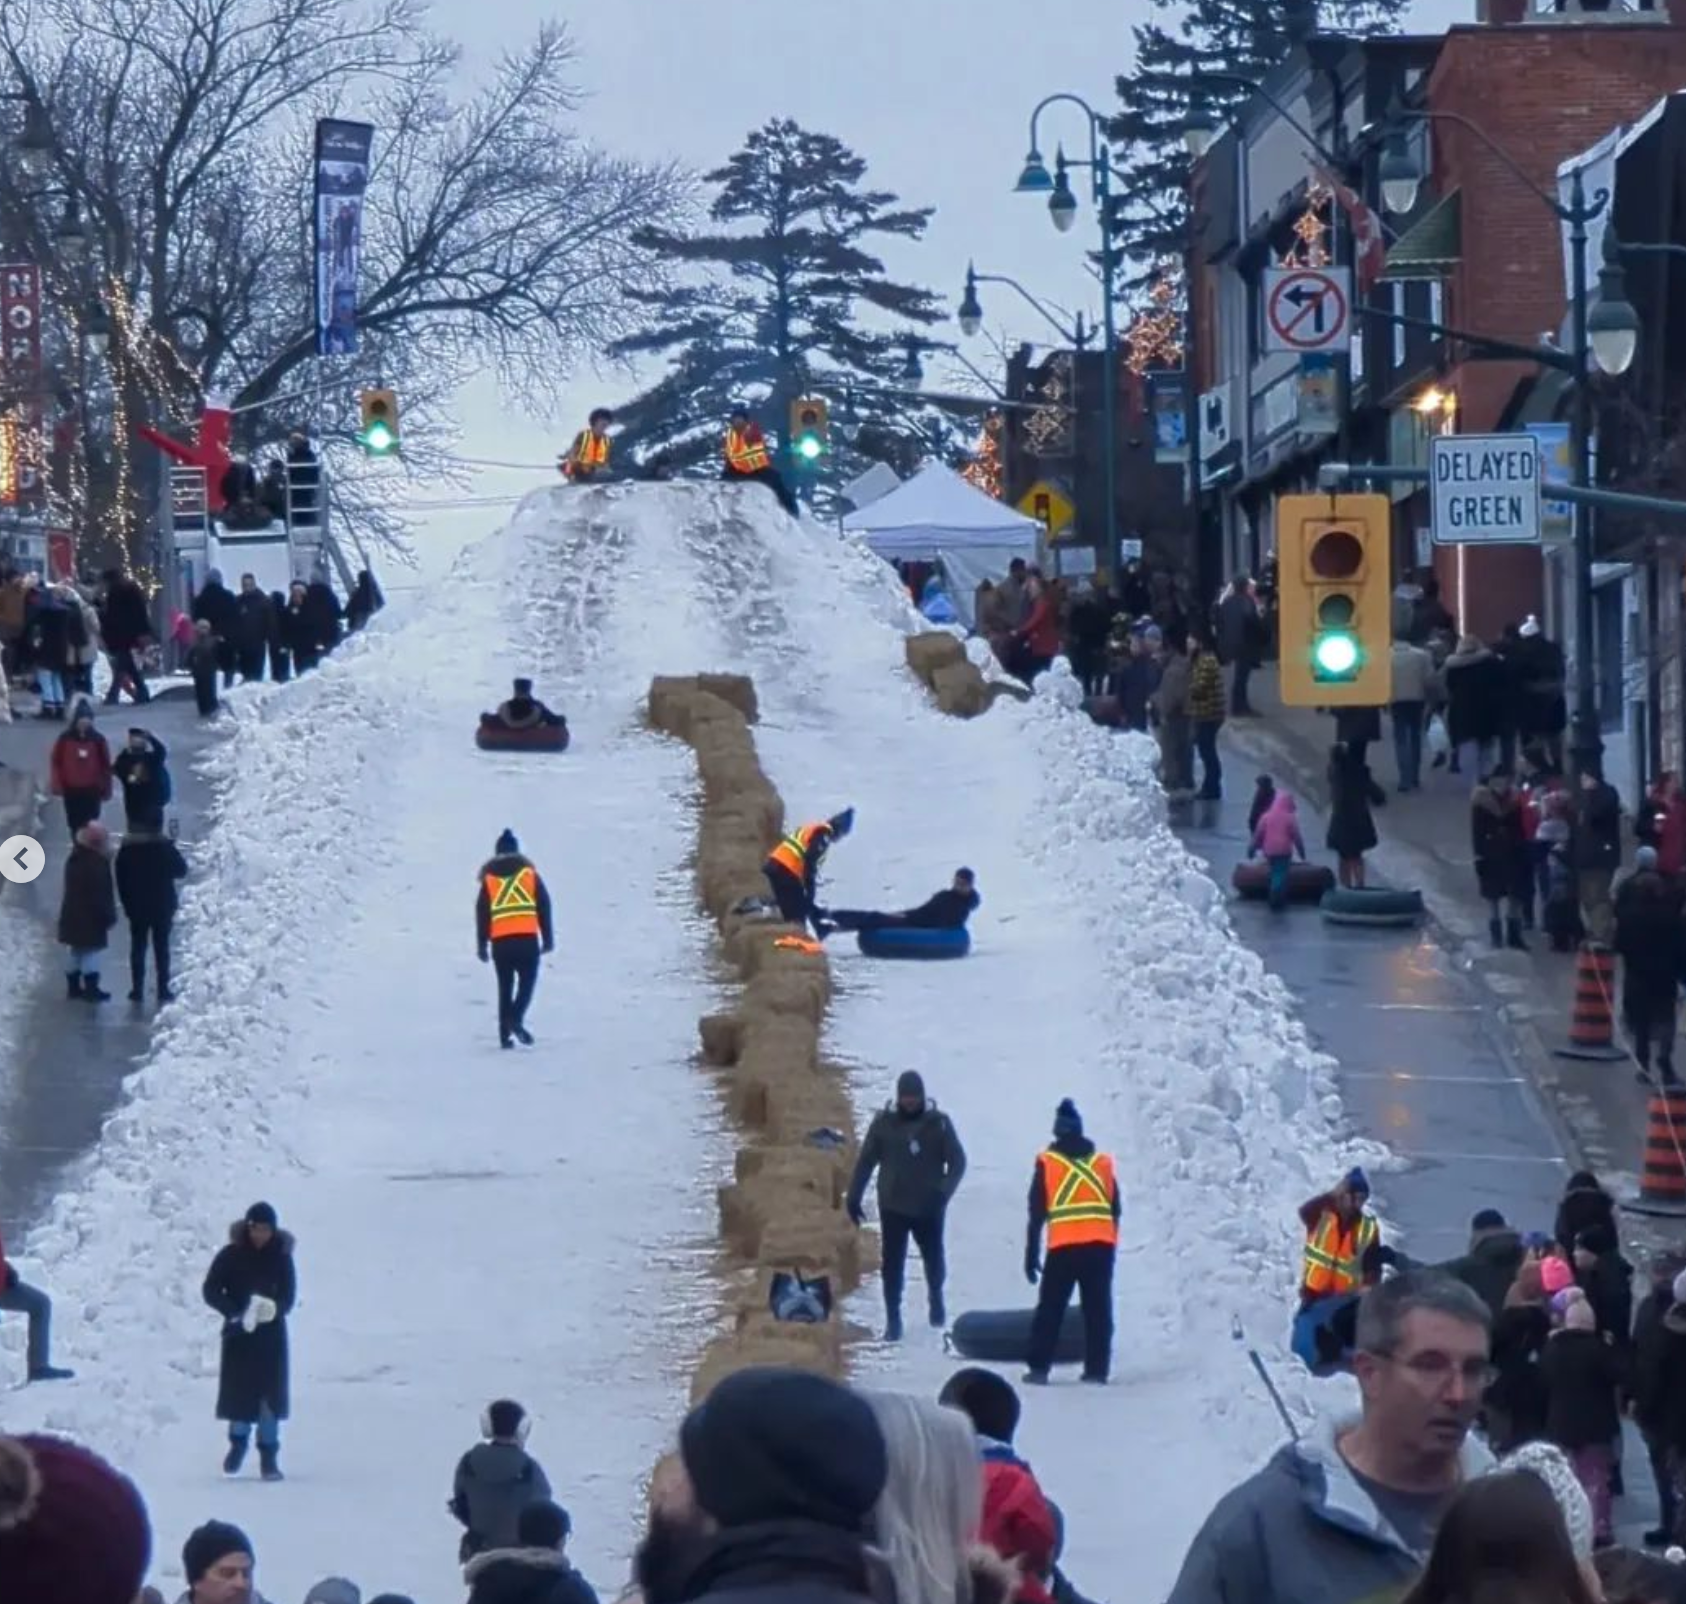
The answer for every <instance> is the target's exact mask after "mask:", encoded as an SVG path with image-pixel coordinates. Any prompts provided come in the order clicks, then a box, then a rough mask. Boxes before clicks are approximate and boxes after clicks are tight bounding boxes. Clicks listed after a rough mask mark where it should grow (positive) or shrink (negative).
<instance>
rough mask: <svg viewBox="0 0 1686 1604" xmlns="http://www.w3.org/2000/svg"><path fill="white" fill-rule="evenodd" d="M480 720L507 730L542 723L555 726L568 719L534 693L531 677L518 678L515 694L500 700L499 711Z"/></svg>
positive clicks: (531, 726) (524, 728)
mask: <svg viewBox="0 0 1686 1604" xmlns="http://www.w3.org/2000/svg"><path fill="white" fill-rule="evenodd" d="M480 722H481V723H482V724H487V725H492V726H494V727H496V728H500V729H506V730H530V729H536V728H537V727H538V726H539V725H541V724H545V725H549V726H550V727H551V728H555V727H557V726H558V725H561V724H565V723H566V722H567V720H566V719H564V718H563V717H562V715H561V714H560V713H553V712H551V710H550V709H549V708H548V707H546V706H545V705H544V703H543V702H541V701H540V700H539V699H538V698H537V697H536V696H534V695H533V682H532V681H531V680H530V679H518V680H516V681H515V694H514V695H513V696H512V697H510V699H509V700H508V701H507V702H500V703H499V704H498V710H497V712H495V713H486V714H483V715H482V716H481V720H480Z"/></svg>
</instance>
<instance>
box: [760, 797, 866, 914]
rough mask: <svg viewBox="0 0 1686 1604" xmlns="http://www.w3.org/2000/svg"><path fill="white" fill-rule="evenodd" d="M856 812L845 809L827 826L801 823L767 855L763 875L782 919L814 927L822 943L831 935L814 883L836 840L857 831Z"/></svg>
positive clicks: (827, 821)
mask: <svg viewBox="0 0 1686 1604" xmlns="http://www.w3.org/2000/svg"><path fill="white" fill-rule="evenodd" d="M854 823H855V810H854V809H853V808H844V810H843V811H842V812H841V813H838V814H835V815H833V816H832V817H831V818H829V819H827V820H826V821H825V823H824V824H800V825H798V826H797V827H796V828H795V829H794V830H791V831H790V832H788V833H787V834H785V835H783V836H781V837H780V838H779V844H778V845H777V846H776V847H774V848H773V850H772V851H771V852H769V853H768V854H767V861H766V862H765V863H764V864H762V865H761V872H762V873H763V874H765V875H766V876H767V884H768V885H769V886H770V887H771V888H772V892H773V901H774V902H776V903H777V904H778V905H779V916H780V917H781V918H783V919H786V920H788V921H789V922H790V923H791V924H793V925H807V924H812V925H813V927H814V934H815V935H816V936H819V937H820V938H821V939H822V940H823V939H824V938H825V937H826V936H829V935H830V934H831V928H832V927H831V924H830V922H829V920H828V918H827V916H826V912H825V909H823V908H818V907H815V905H814V884H815V881H816V879H817V878H818V875H819V869H820V863H821V861H822V860H823V859H824V857H825V855H826V853H827V852H828V851H829V850H830V848H831V843H832V842H833V841H840V840H842V838H843V837H844V836H846V835H847V834H848V833H849V831H850V830H851V829H853V828H854Z"/></svg>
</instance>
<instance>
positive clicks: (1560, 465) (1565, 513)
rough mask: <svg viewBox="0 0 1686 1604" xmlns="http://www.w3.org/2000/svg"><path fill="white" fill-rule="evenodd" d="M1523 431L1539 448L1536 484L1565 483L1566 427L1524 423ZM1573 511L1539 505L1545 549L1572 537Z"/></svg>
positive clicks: (1558, 505)
mask: <svg viewBox="0 0 1686 1604" xmlns="http://www.w3.org/2000/svg"><path fill="white" fill-rule="evenodd" d="M1523 427H1524V428H1525V429H1526V430H1527V431H1528V433H1529V434H1531V435H1533V437H1534V438H1535V440H1537V441H1538V442H1539V446H1540V483H1541V484H1543V485H1545V486H1546V488H1547V489H1549V488H1550V487H1551V486H1552V485H1566V484H1568V483H1569V425H1568V424H1566V423H1527V424H1524V425H1523ZM1574 523H1575V515H1574V509H1573V508H1572V507H1571V506H1570V505H1569V503H1568V502H1567V501H1550V500H1548V501H1544V502H1542V503H1541V505H1540V539H1541V540H1542V541H1543V542H1544V543H1545V544H1546V545H1548V546H1552V545H1561V544H1562V543H1563V542H1564V541H1566V540H1568V539H1569V538H1570V536H1571V535H1572V534H1573V533H1574Z"/></svg>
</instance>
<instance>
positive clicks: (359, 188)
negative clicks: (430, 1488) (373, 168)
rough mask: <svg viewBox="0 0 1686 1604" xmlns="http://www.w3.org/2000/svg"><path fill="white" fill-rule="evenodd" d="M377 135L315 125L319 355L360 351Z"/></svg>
mask: <svg viewBox="0 0 1686 1604" xmlns="http://www.w3.org/2000/svg"><path fill="white" fill-rule="evenodd" d="M374 140H375V131H374V129H373V128H371V127H370V126H369V125H368V124H367V123H348V122H341V121H340V120H339V119H338V118H335V117H324V118H322V119H321V120H320V121H319V122H318V123H317V124H316V206H315V211H314V215H313V216H312V219H311V226H312V230H313V235H314V237H313V239H312V241H311V246H312V251H313V253H314V255H315V258H316V354H317V355H318V356H354V355H355V354H356V352H357V269H358V265H359V263H360V261H361V259H362V255H363V196H364V192H365V191H366V190H367V189H368V187H369V152H370V150H371V149H372V148H373V146H374Z"/></svg>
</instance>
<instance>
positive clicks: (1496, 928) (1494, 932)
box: [1487, 919, 1505, 947]
mask: <svg viewBox="0 0 1686 1604" xmlns="http://www.w3.org/2000/svg"><path fill="white" fill-rule="evenodd" d="M1487 934H1488V935H1490V936H1491V937H1492V938H1493V945H1494V946H1495V947H1502V946H1503V945H1504V944H1505V927H1504V926H1503V925H1502V924H1501V923H1500V922H1499V921H1498V920H1497V919H1489V920H1488V921H1487Z"/></svg>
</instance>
